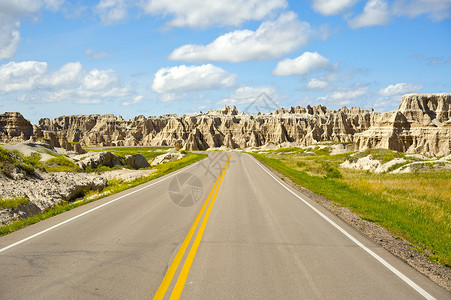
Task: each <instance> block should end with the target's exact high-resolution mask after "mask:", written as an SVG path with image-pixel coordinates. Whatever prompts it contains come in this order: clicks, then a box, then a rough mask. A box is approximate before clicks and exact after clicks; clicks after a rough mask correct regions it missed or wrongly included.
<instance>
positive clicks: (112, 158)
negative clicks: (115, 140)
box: [73, 151, 122, 169]
mask: <svg viewBox="0 0 451 300" xmlns="http://www.w3.org/2000/svg"><path fill="white" fill-rule="evenodd" d="M73 159H74V160H75V163H76V164H77V165H78V166H79V167H80V168H82V169H86V168H87V167H90V168H93V169H95V168H97V167H100V166H106V167H114V166H116V165H121V164H122V163H121V160H120V159H119V157H117V156H116V155H114V154H113V153H111V152H108V151H104V152H88V153H87V154H83V155H78V156H74V157H73Z"/></svg>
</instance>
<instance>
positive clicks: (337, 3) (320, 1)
mask: <svg viewBox="0 0 451 300" xmlns="http://www.w3.org/2000/svg"><path fill="white" fill-rule="evenodd" d="M356 2H357V0H313V4H312V7H313V9H314V10H315V11H317V12H319V13H320V14H322V15H325V16H330V15H337V14H339V13H342V12H343V11H344V10H346V9H348V8H350V7H352V6H353V5H354V4H355V3H356Z"/></svg>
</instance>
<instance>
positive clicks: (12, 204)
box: [0, 197, 30, 208]
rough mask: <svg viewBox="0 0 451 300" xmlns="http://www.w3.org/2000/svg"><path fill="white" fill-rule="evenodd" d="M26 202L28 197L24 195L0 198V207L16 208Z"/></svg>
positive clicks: (28, 200)
mask: <svg viewBox="0 0 451 300" xmlns="http://www.w3.org/2000/svg"><path fill="white" fill-rule="evenodd" d="M28 202H30V199H28V198H25V197H17V198H5V199H0V208H16V207H18V206H19V205H21V204H25V203H28Z"/></svg>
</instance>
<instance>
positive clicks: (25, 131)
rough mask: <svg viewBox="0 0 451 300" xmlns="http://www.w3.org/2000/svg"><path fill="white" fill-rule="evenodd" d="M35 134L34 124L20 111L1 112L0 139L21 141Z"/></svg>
mask: <svg viewBox="0 0 451 300" xmlns="http://www.w3.org/2000/svg"><path fill="white" fill-rule="evenodd" d="M32 135H33V126H32V125H31V123H30V121H28V120H27V119H25V118H24V117H23V116H22V115H21V114H20V113H18V112H5V113H4V114H0V141H13V142H21V141H26V140H28V139H29V138H30V137H31V136H32Z"/></svg>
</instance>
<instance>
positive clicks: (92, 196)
mask: <svg viewBox="0 0 451 300" xmlns="http://www.w3.org/2000/svg"><path fill="white" fill-rule="evenodd" d="M205 157H207V155H206V154H199V153H189V154H188V155H187V156H185V157H184V158H182V159H180V160H177V161H171V162H167V163H164V164H161V165H158V166H156V167H155V170H156V171H155V172H154V173H152V174H150V175H149V176H146V177H141V178H137V179H135V180H133V181H128V182H122V181H118V180H116V181H114V180H113V181H111V183H109V184H108V186H107V187H105V188H104V189H103V190H102V191H100V192H89V193H87V194H86V195H84V196H83V197H82V198H79V199H75V200H74V201H69V202H64V203H61V204H59V205H56V206H55V207H53V208H49V209H47V210H46V211H45V212H43V213H40V214H36V215H31V216H29V217H27V218H25V219H18V220H16V221H14V222H12V223H11V224H8V225H4V226H2V227H0V236H3V235H6V234H8V233H11V232H13V231H15V230H18V229H20V228H23V227H25V226H28V225H31V224H34V223H37V222H39V221H41V220H45V219H48V218H50V217H53V216H56V215H58V214H61V213H63V212H66V211H69V210H71V209H73V208H76V207H79V206H82V205H84V204H87V203H90V202H93V201H95V200H98V199H101V198H104V197H107V196H110V195H112V194H115V193H119V192H121V191H124V190H127V189H129V188H132V187H135V186H138V185H140V184H143V183H146V182H148V181H151V180H154V179H157V178H159V177H161V176H164V175H166V174H169V173H171V172H174V171H176V170H179V169H181V168H183V167H186V166H188V165H190V164H192V163H195V162H197V161H199V160H201V159H203V158H205Z"/></svg>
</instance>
